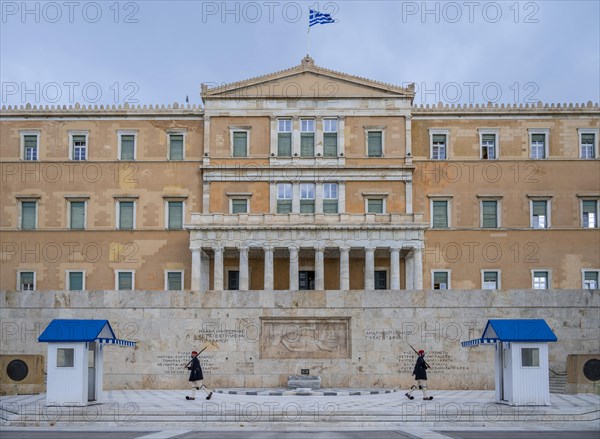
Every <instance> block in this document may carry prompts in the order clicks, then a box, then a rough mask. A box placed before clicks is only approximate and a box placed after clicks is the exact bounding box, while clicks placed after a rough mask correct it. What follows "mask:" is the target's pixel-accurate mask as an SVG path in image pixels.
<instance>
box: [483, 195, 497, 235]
mask: <svg viewBox="0 0 600 439" xmlns="http://www.w3.org/2000/svg"><path fill="white" fill-rule="evenodd" d="M498 226H499V224H498V201H496V200H483V201H482V202H481V227H482V228H484V229H495V228H497V227H498Z"/></svg>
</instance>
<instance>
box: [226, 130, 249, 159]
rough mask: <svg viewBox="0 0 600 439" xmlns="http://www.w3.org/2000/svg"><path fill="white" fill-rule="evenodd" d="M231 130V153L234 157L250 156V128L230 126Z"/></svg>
mask: <svg viewBox="0 0 600 439" xmlns="http://www.w3.org/2000/svg"><path fill="white" fill-rule="evenodd" d="M230 130H231V137H230V138H231V142H232V150H231V155H232V156H233V157H248V155H249V152H248V149H249V148H248V144H249V142H248V141H249V136H250V131H249V129H243V128H230Z"/></svg>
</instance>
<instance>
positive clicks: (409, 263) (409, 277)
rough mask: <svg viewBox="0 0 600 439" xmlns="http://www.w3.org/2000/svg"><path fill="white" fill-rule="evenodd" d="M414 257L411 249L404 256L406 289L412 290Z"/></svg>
mask: <svg viewBox="0 0 600 439" xmlns="http://www.w3.org/2000/svg"><path fill="white" fill-rule="evenodd" d="M413 261H414V257H413V253H412V251H411V252H410V253H409V254H408V255H407V256H406V259H405V260H404V267H405V270H404V271H405V273H406V289H407V290H413V289H414V288H415V287H414V280H415V273H414V263H413Z"/></svg>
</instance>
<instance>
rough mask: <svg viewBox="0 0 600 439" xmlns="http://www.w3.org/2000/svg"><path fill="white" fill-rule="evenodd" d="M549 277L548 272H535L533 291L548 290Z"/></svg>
mask: <svg viewBox="0 0 600 439" xmlns="http://www.w3.org/2000/svg"><path fill="white" fill-rule="evenodd" d="M548 279H549V275H548V272H547V271H534V272H533V289H534V290H547V289H548Z"/></svg>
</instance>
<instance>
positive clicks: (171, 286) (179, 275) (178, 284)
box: [165, 270, 183, 291]
mask: <svg viewBox="0 0 600 439" xmlns="http://www.w3.org/2000/svg"><path fill="white" fill-rule="evenodd" d="M165 290H167V291H181V290H183V271H170V270H167V271H165Z"/></svg>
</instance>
